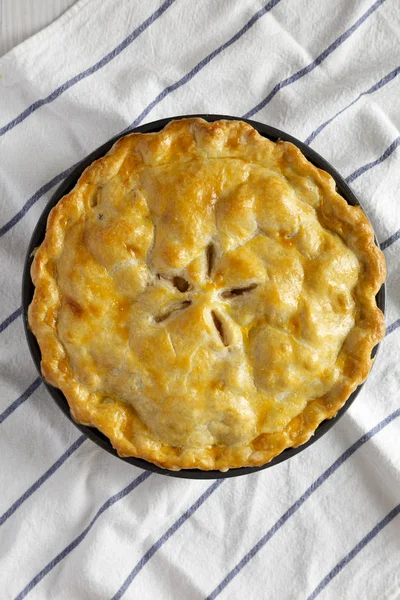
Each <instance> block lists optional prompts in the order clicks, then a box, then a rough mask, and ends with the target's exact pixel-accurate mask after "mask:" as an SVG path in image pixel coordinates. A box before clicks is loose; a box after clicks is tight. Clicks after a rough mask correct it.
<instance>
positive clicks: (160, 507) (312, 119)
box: [0, 0, 400, 600]
mask: <svg viewBox="0 0 400 600" xmlns="http://www.w3.org/2000/svg"><path fill="white" fill-rule="evenodd" d="M399 30H400V11H399V4H398V0H375V1H374V2H372V1H371V0H356V1H354V2H347V1H346V0H338V2H332V1H331V0H270V1H269V2H267V3H266V4H265V3H264V2H262V1H261V0H241V1H239V0H236V1H232V0H218V1H215V0H214V1H213V0H202V1H201V2H189V1H188V0H166V1H164V2H160V0H147V1H146V2H141V1H139V0H136V1H132V0H131V1H129V0H119V2H115V0H80V1H79V2H77V4H75V5H74V6H73V7H72V8H71V9H70V10H69V11H68V12H67V13H66V14H64V15H63V16H62V17H61V18H60V19H59V20H58V21H56V22H55V23H54V24H52V25H51V26H50V27H48V28H47V29H45V30H43V31H42V32H40V33H38V34H37V35H35V36H34V37H33V38H31V39H30V40H28V41H26V42H25V43H23V44H22V45H21V46H19V47H17V48H15V49H14V50H12V51H11V52H10V53H9V54H7V55H6V56H4V57H3V58H2V59H1V60H0V73H1V79H0V103H1V104H0V106H1V109H0V156H1V158H0V190H1V194H0V202H1V222H0V236H1V240H0V252H1V266H2V268H1V271H0V285H1V294H2V297H1V305H0V321H1V325H0V356H1V382H0V384H1V395H0V403H1V404H0V412H1V414H0V434H1V435H0V455H1V494H0V503H1V506H0V515H1V516H0V539H1V541H0V553H1V556H0V565H1V567H0V597H1V599H2V600H3V599H8V598H18V599H22V598H25V597H29V598H32V600H33V599H35V598H37V599H43V598H57V599H59V598H60V599H65V600H70V599H74V600H80V599H105V598H113V599H117V598H127V599H128V598H140V599H141V600H142V599H144V600H146V599H151V600H152V599H174V600H175V599H177V598H179V599H181V598H182V599H185V600H186V599H205V598H208V599H214V598H218V597H221V598H226V599H229V600H230V599H242V598H249V599H253V598H254V599H259V598H262V599H264V598H274V599H275V598H276V599H279V600H282V599H283V600H286V599H294V600H298V599H309V600H310V599H314V598H317V597H320V598H321V599H322V598H324V599H328V598H332V599H335V600H336V599H338V598H340V599H357V600H358V599H360V598H363V599H364V598H365V599H378V598H379V599H389V598H390V599H394V598H399V597H400V579H399V575H398V572H399V562H400V560H399V559H400V516H399V512H400V504H399V501H400V468H399V467H400V444H399V438H400V407H399V406H400V403H399V399H400V391H399V387H400V386H399V382H400V351H399V341H400V264H399V262H400V261H399V256H400V202H399V192H398V190H399V189H400V168H399V167H400V154H399V153H400V148H399V144H400V137H399V128H400V117H399V114H400V113H399V97H400V95H399V92H400V77H399V76H398V75H399V73H400V67H399V52H398V48H399ZM206 112H213V113H220V114H233V115H239V116H246V117H254V118H255V119H257V120H260V121H263V122H265V123H268V124H270V125H273V126H276V127H278V128H281V129H284V130H285V131H287V132H289V133H291V134H293V135H294V136H296V137H297V138H299V139H301V140H305V141H306V142H307V143H308V144H310V145H311V146H312V147H313V148H315V149H316V150H317V151H319V152H320V153H321V154H322V155H323V156H325V157H326V158H327V159H328V160H329V161H330V162H331V163H332V164H333V165H334V166H335V167H336V168H337V169H338V170H339V172H341V173H342V174H343V175H344V176H345V177H347V181H348V182H350V184H351V185H352V187H353V188H354V190H355V192H356V194H357V195H358V196H359V197H360V199H361V201H362V203H363V205H364V207H365V209H366V210H367V212H368V214H369V216H370V218H371V220H372V222H373V225H374V227H375V229H376V232H377V237H378V239H379V241H380V243H381V244H382V247H383V249H384V252H385V255H386V260H387V266H388V306H387V313H386V316H387V325H388V328H387V336H386V338H385V340H384V341H383V343H382V346H381V352H380V354H379V356H378V359H377V362H376V365H375V367H374V369H373V371H372V373H371V376H370V377H369V379H368V382H367V384H366V386H365V387H364V388H363V390H362V392H361V394H360V395H359V397H358V398H357V400H356V402H355V403H354V404H353V405H352V407H351V409H350V410H349V411H348V413H347V414H346V415H345V417H343V419H342V420H341V421H340V422H338V423H337V425H335V427H333V429H332V430H331V431H330V432H329V433H328V434H327V435H325V436H324V437H323V438H322V439H321V440H319V441H318V442H317V443H316V444H314V445H313V446H312V447H311V448H309V449H307V450H305V451H304V452H302V453H300V454H298V455H297V456H295V457H294V458H292V459H291V460H289V461H286V462H284V463H282V464H280V465H278V466H275V467H273V468H271V469H267V470H264V471H262V472H260V473H257V474H253V475H250V476H246V477H241V478H240V477H239V478H233V479H227V480H215V481H211V482H210V481H190V480H183V479H175V478H168V477H164V476H162V475H157V474H150V473H149V472H146V471H141V470H140V469H138V468H135V467H133V466H130V465H129V464H125V463H124V462H122V461H119V460H117V459H115V458H113V457H112V456H110V455H108V454H107V453H106V452H104V451H102V450H101V449H99V448H98V447H97V446H95V445H94V444H93V443H92V442H91V441H89V440H87V439H86V438H85V437H84V436H82V435H80V434H79V432H78V430H77V429H76V428H75V427H74V426H73V425H72V424H71V423H69V422H68V421H67V419H66V418H65V417H64V415H63V414H62V413H61V412H60V410H59V409H58V408H57V406H56V405H55V404H54V402H53V401H52V400H51V398H50V396H49V394H48V393H47V392H46V390H45V389H44V387H43V384H42V383H41V380H40V379H39V378H38V377H37V373H36V371H35V368H34V366H33V363H32V360H31V358H30V356H29V351H28V348H27V345H26V342H25V339H24V333H23V326H22V319H21V308H20V302H21V300H20V287H21V272H22V264H23V259H24V253H25V250H26V247H27V244H28V240H29V238H30V236H31V234H32V231H33V228H34V226H35V222H36V221H37V219H38V217H39V215H40V213H41V211H42V210H43V207H44V206H45V204H46V202H47V201H48V199H49V197H50V195H51V194H52V192H53V190H54V188H55V186H56V185H57V184H58V183H59V182H61V181H62V180H63V179H64V178H65V176H66V175H67V174H68V173H69V172H70V171H71V169H73V167H74V164H76V163H77V162H78V161H80V160H81V159H82V158H83V157H84V156H85V155H87V154H88V153H89V152H91V151H92V150H93V149H95V148H96V147H97V146H99V145H100V144H102V143H103V142H105V141H106V140H108V139H109V138H111V137H112V136H114V135H115V134H117V133H119V132H121V131H123V130H125V129H126V128H127V127H129V126H132V125H138V124H139V123H143V122H146V121H152V120H155V119H159V118H161V117H165V116H171V115H174V114H190V113H206Z"/></svg>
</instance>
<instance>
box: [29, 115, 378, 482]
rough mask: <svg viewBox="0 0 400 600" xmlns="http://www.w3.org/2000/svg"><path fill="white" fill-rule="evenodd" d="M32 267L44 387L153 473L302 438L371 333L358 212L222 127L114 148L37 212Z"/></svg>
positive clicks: (230, 463)
mask: <svg viewBox="0 0 400 600" xmlns="http://www.w3.org/2000/svg"><path fill="white" fill-rule="evenodd" d="M31 274H32V279H33V282H34V285H35V293H34V297H33V301H32V303H31V305H30V307H29V324H30V327H31V329H32V331H33V333H34V335H35V336H36V338H37V340H38V343H39V346H40V350H41V355H42V363H41V366H42V372H43V376H44V378H45V379H46V381H48V382H49V383H50V384H52V385H53V386H56V387H57V388H59V389H60V390H62V392H63V393H64V395H65V397H66V398H67V400H68V403H69V406H70V408H71V413H72V416H73V418H74V419H75V420H76V421H77V422H78V423H82V424H86V425H90V426H93V427H97V428H98V429H99V430H100V431H102V432H103V433H104V434H105V435H106V436H108V438H109V439H110V440H111V443H112V445H113V446H114V447H115V448H116V449H117V451H118V453H119V454H120V455H121V456H135V457H140V458H143V459H146V460H147V461H150V462H152V463H154V464H156V465H159V466H161V467H164V468H167V469H173V470H179V469H187V468H198V469H204V470H209V469H219V470H222V471H226V470H228V469H230V468H235V467H243V466H258V465H263V464H265V463H266V462H268V461H270V460H271V459H272V458H273V457H275V456H276V455H278V454H279V453H281V452H282V451H283V450H284V449H285V448H288V447H291V446H299V445H300V444H303V443H304V442H306V441H307V440H308V439H309V438H310V436H312V434H313V432H314V431H315V429H316V428H317V427H318V425H319V424H320V423H321V421H323V420H324V419H330V418H332V417H334V416H335V414H336V413H337V411H338V410H339V409H340V408H341V407H342V406H343V404H344V403H345V402H346V400H347V399H348V397H349V396H350V394H351V392H353V390H355V388H356V387H357V386H358V385H359V384H360V383H361V382H362V381H364V379H365V378H366V376H367V374H368V372H369V369H370V367H371V364H372V359H371V351H372V349H373V347H374V346H375V345H376V344H377V343H378V342H379V341H380V340H381V339H382V337H383V335H384V318H383V315H382V313H381V311H380V310H379V309H378V308H377V305H376V301H375V295H376V293H377V292H378V290H379V288H380V287H381V284H382V283H383V281H384V277H385V262H384V258H383V254H382V253H381V251H380V250H379V249H378V247H377V246H376V245H375V243H374V234H373V231H372V228H371V225H370V224H369V222H368V220H367V218H366V216H365V215H364V213H363V212H362V210H361V209H360V208H359V207H353V206H349V205H348V204H347V203H346V201H345V200H344V199H343V198H342V197H341V196H340V195H339V194H338V193H337V192H336V188H335V182H334V180H333V178H332V177H331V176H330V175H328V174H327V173H326V172H324V171H322V170H320V169H318V168H316V167H315V166H313V165H312V164H311V163H310V162H309V161H308V160H307V159H306V158H305V157H304V155H303V154H302V153H301V152H300V150H299V149H298V148H297V147H296V146H294V145H292V144H291V143H288V142H278V143H274V142H271V141H269V140H268V139H266V138H264V137H262V136H261V135H260V134H259V133H258V132H257V131H256V130H255V129H254V128H253V127H251V126H250V125H249V124H246V123H244V122H241V121H236V120H233V121H230V120H229V121H228V120H221V121H215V122H212V123H210V122H207V121H204V120H203V119H199V118H187V119H182V120H177V121H171V122H170V123H169V124H168V125H167V126H166V127H165V128H164V129H163V130H162V131H160V132H158V133H147V134H140V133H133V134H130V135H127V136H125V137H123V138H121V139H120V140H119V141H118V142H116V143H115V144H114V146H113V147H112V149H111V150H110V151H109V152H108V153H107V154H106V155H105V156H104V157H103V158H101V159H100V160H97V161H95V162H94V163H93V164H92V165H91V166H90V167H89V168H87V169H86V170H85V171H84V173H83V174H82V176H81V177H80V179H79V181H78V183H77V185H76V186H75V188H74V189H73V190H72V191H71V192H70V193H69V194H67V195H66V196H65V197H64V198H62V200H61V201H60V202H59V203H58V204H57V205H56V206H55V207H54V208H53V209H52V211H51V213H50V216H49V219H48V223H47V231H46V236H45V239H44V241H43V243H42V244H41V246H40V247H39V248H38V249H37V251H36V253H35V256H34V260H33V264H32V270H31Z"/></svg>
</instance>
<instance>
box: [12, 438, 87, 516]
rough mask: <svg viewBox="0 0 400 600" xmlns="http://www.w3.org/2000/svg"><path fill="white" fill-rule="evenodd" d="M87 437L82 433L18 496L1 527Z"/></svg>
mask: <svg viewBox="0 0 400 600" xmlns="http://www.w3.org/2000/svg"><path fill="white" fill-rule="evenodd" d="M86 439H87V437H86V436H85V435H81V436H80V437H79V438H78V439H77V440H76V441H75V442H74V443H73V444H72V445H71V446H70V447H69V448H68V450H66V451H65V452H64V454H62V455H61V456H60V458H59V459H58V460H56V462H55V463H54V464H53V465H52V466H51V467H50V468H49V469H48V470H47V471H46V472H45V473H43V475H42V476H41V477H39V479H38V480H37V481H35V483H34V484H32V485H31V486H30V487H29V488H28V489H27V490H26V492H24V493H23V494H22V496H20V497H19V498H18V500H16V501H15V502H14V504H13V505H12V506H10V508H9V509H8V510H7V511H6V512H5V513H4V514H3V515H2V516H1V517H0V527H1V525H3V524H4V523H5V522H6V521H7V519H9V518H10V517H11V515H13V514H14V513H15V511H16V510H17V509H18V508H20V506H21V505H22V504H23V503H24V502H25V500H27V499H28V498H29V497H30V496H32V494H33V493H34V492H36V491H37V490H38V489H39V488H40V487H41V486H42V485H43V484H44V482H45V481H46V480H47V479H48V478H49V477H51V475H53V473H55V472H56V471H57V469H59V468H60V467H61V465H63V464H64V463H65V461H66V460H67V459H68V458H69V457H70V456H71V454H73V453H74V452H75V451H76V450H78V448H80V447H81V446H82V444H83V442H84V441H85V440H86Z"/></svg>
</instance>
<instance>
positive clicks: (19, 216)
mask: <svg viewBox="0 0 400 600" xmlns="http://www.w3.org/2000/svg"><path fill="white" fill-rule="evenodd" d="M80 163H81V161H80V160H78V162H76V163H75V164H73V165H72V166H71V167H69V168H68V169H65V171H62V173H59V174H58V175H56V176H55V177H53V179H50V181H48V182H47V183H45V184H44V185H43V186H42V187H41V188H40V189H39V190H38V191H37V192H35V193H34V194H33V196H31V198H29V200H27V202H25V204H24V206H23V207H22V208H21V210H19V211H18V212H17V214H16V215H14V216H13V218H12V219H10V221H8V223H6V224H5V225H3V226H2V227H0V237H2V236H3V235H5V234H6V233H7V231H10V229H12V228H13V227H14V225H16V224H17V223H18V221H20V220H21V219H22V218H23V217H24V216H25V215H26V213H27V212H28V210H30V209H31V208H32V206H33V205H34V204H36V202H37V201H38V200H40V198H41V197H42V196H44V194H46V193H47V192H48V191H49V190H51V188H52V187H54V186H55V185H57V183H60V182H61V181H62V180H63V179H65V178H66V177H68V175H69V174H70V173H72V171H73V170H74V169H75V168H76V167H77V166H78V165H79V164H80Z"/></svg>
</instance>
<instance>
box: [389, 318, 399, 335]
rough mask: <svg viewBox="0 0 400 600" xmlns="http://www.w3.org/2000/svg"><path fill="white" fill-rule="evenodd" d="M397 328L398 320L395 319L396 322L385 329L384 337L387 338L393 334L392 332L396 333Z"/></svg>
mask: <svg viewBox="0 0 400 600" xmlns="http://www.w3.org/2000/svg"><path fill="white" fill-rule="evenodd" d="M399 327H400V319H397V321H395V322H394V323H392V324H391V325H389V327H388V328H387V329H386V335H387V336H388V335H389V334H391V333H393V331H396V329H398V328H399Z"/></svg>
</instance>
